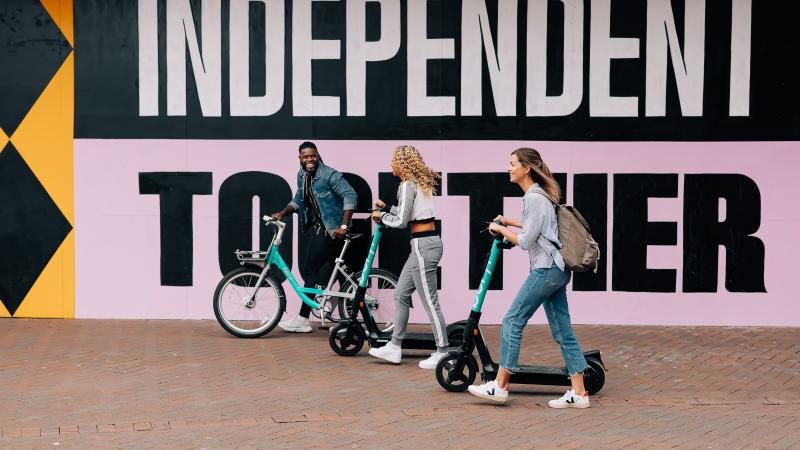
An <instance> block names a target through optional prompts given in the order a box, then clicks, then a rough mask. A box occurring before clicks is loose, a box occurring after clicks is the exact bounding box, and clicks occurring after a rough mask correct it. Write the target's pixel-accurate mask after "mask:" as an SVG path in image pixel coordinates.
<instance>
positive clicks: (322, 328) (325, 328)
mask: <svg viewBox="0 0 800 450" xmlns="http://www.w3.org/2000/svg"><path fill="white" fill-rule="evenodd" d="M317 329H318V330H325V331H327V330H330V329H331V327H330V326H328V325H319V326H318V327H317Z"/></svg>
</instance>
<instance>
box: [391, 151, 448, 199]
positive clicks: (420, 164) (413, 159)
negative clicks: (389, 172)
mask: <svg viewBox="0 0 800 450" xmlns="http://www.w3.org/2000/svg"><path fill="white" fill-rule="evenodd" d="M392 164H393V165H395V167H397V168H398V169H399V170H400V173H401V174H402V175H403V178H405V179H406V180H408V181H413V182H414V183H416V185H417V186H418V187H419V188H420V189H421V190H422V192H423V193H424V194H425V197H430V196H431V195H433V191H434V190H435V189H436V179H437V178H441V176H439V174H438V173H436V172H434V171H433V170H431V168H430V167H428V166H426V165H425V161H423V159H422V155H420V154H419V151H418V150H417V149H416V148H414V147H413V146H411V145H400V146H398V147H396V148H395V149H394V153H393V154H392Z"/></svg>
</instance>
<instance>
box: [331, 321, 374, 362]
mask: <svg viewBox="0 0 800 450" xmlns="http://www.w3.org/2000/svg"><path fill="white" fill-rule="evenodd" d="M366 337H367V336H366V335H365V334H364V329H363V328H361V325H359V324H348V323H340V324H338V325H336V326H335V327H333V328H331V331H330V335H329V336H328V344H330V346H331V349H332V350H333V351H334V352H336V354H337V355H339V356H354V355H356V354H358V352H360V351H361V348H362V347H364V341H365V340H366Z"/></svg>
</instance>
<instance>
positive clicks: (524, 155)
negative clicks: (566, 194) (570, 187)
mask: <svg viewBox="0 0 800 450" xmlns="http://www.w3.org/2000/svg"><path fill="white" fill-rule="evenodd" d="M511 154H512V155H517V159H518V160H519V163H520V164H522V165H523V166H524V167H529V168H530V169H531V171H530V175H531V179H533V181H534V182H536V183H539V186H541V188H542V190H543V191H544V192H545V193H547V196H548V197H550V200H552V201H553V202H554V203H559V202H560V199H561V187H560V186H559V185H558V182H557V181H556V179H555V178H554V177H553V174H552V173H551V172H550V168H549V167H547V164H545V163H544V161H543V160H542V155H540V154H539V152H538V151H536V150H534V149H532V148H528V147H522V148H518V149H516V150H514V151H513V152H511Z"/></svg>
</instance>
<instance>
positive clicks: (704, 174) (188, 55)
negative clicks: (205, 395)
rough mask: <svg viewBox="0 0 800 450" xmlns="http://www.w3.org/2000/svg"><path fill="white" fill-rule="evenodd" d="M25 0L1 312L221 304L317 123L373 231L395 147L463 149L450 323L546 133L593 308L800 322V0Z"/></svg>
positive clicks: (521, 257)
mask: <svg viewBox="0 0 800 450" xmlns="http://www.w3.org/2000/svg"><path fill="white" fill-rule="evenodd" d="M17 3H19V11H24V13H23V12H18V13H17V14H16V15H15V16H13V17H18V20H19V23H20V24H21V25H20V26H18V27H13V29H12V27H6V28H5V29H3V28H2V24H0V33H6V34H7V35H8V36H9V38H8V39H6V40H3V41H2V42H9V44H7V45H6V46H5V47H1V48H0V51H3V52H5V54H6V55H7V56H4V58H9V59H8V61H13V62H14V64H18V65H21V66H25V67H26V70H29V71H30V72H31V74H30V75H27V76H24V75H22V74H21V73H14V74H13V75H3V77H4V78H3V81H2V84H0V86H2V87H3V90H4V91H7V92H13V97H10V96H6V97H5V98H6V99H12V100H13V101H9V102H5V101H4V102H3V105H4V106H3V107H2V108H0V120H1V121H2V123H0V127H2V130H3V131H4V133H5V134H0V137H2V138H3V141H6V140H7V141H8V143H7V144H3V147H4V150H3V151H2V152H0V217H2V218H3V220H0V300H2V303H3V305H4V306H5V308H6V310H5V311H4V310H2V309H0V314H3V315H12V316H14V317H43V316H47V317H78V318H172V319H175V318H178V319H182V318H186V319H209V318H213V311H212V307H211V295H212V293H213V289H214V287H215V285H216V283H217V281H218V280H219V279H220V277H221V276H222V274H223V273H224V272H225V271H227V270H230V269H231V268H233V267H235V266H236V264H237V262H236V260H235V257H234V255H233V251H234V250H236V249H251V248H252V249H256V248H262V249H263V248H264V247H265V246H266V245H267V244H268V242H269V241H268V234H267V230H266V229H265V228H264V227H263V225H261V224H260V222H259V217H261V216H262V215H264V214H269V213H272V212H275V211H277V210H280V209H281V208H282V207H283V206H285V204H286V203H287V202H288V201H289V199H290V198H291V196H292V194H293V192H294V189H295V186H294V179H295V174H296V172H297V170H298V169H299V166H298V161H297V146H298V144H299V143H300V142H301V141H304V140H313V141H314V142H315V143H316V144H317V146H318V147H319V150H320V153H321V155H322V157H323V158H324V159H325V161H326V163H328V164H329V165H331V166H333V167H334V168H336V169H338V170H340V171H342V172H344V173H345V174H346V177H347V179H348V180H349V181H350V182H351V184H352V185H353V186H354V187H355V189H356V191H357V193H358V195H359V203H358V210H359V212H358V214H357V215H356V227H357V228H358V229H359V230H361V231H365V232H369V229H370V223H369V221H368V220H367V211H368V210H369V207H370V205H371V203H372V201H374V200H376V199H377V198H381V199H384V200H389V201H391V200H394V197H395V189H396V187H397V183H398V180H397V179H396V178H394V177H393V176H392V175H391V173H390V172H391V169H390V167H389V160H390V155H391V151H392V149H393V148H394V147H395V146H396V145H399V144H405V143H410V144H413V145H415V146H417V148H419V149H420V150H421V152H422V153H423V155H424V157H425V158H426V161H427V163H428V164H429V165H430V166H431V167H433V168H435V169H436V170H438V171H439V172H441V174H442V182H441V186H440V187H439V191H438V192H437V199H436V200H437V215H438V217H437V218H438V219H439V221H438V226H439V228H440V230H441V232H442V239H443V242H444V246H445V250H444V257H443V259H442V262H441V267H440V273H439V288H440V296H441V298H442V305H443V312H444V315H445V318H446V319H447V320H448V321H450V320H458V319H461V318H463V317H464V316H465V314H466V312H467V309H468V307H469V306H468V305H470V303H471V300H472V297H473V296H474V293H475V289H476V288H477V284H478V280H479V277H480V274H481V271H482V267H481V266H482V263H483V259H484V256H485V254H486V253H487V251H488V246H489V242H490V241H489V238H488V237H487V235H486V233H483V232H482V230H483V229H484V228H485V227H486V222H487V221H488V220H489V219H491V218H492V217H494V216H495V215H496V214H499V213H503V214H506V215H509V216H518V215H519V214H520V212H521V199H520V197H521V194H522V193H521V192H520V191H519V189H518V188H517V186H516V185H512V184H510V183H509V182H508V177H507V175H506V174H505V168H506V165H507V161H508V156H509V153H510V152H511V151H512V150H514V149H515V148H517V147H520V146H532V147H534V148H537V149H539V150H540V151H541V152H542V154H543V156H544V157H545V159H546V161H547V162H548V164H549V165H550V166H551V168H552V169H553V170H554V171H555V172H557V174H556V176H557V178H558V181H559V183H560V184H561V186H562V188H563V191H564V192H563V194H564V197H563V200H564V201H565V202H567V203H570V204H574V205H575V206H576V207H577V208H578V209H579V210H581V212H582V213H583V214H584V215H585V216H586V217H587V219H588V220H589V222H590V224H591V226H592V230H593V235H594V236H595V238H596V239H597V240H598V242H599V243H600V247H601V251H602V255H603V257H602V260H601V265H600V267H599V270H598V272H597V273H596V274H594V273H583V274H575V275H574V277H573V280H572V282H571V285H570V288H569V289H570V293H569V295H570V302H571V305H572V315H573V320H574V321H575V322H577V323H619V324H690V325H793V326H797V325H800V308H798V307H797V306H796V303H795V301H794V296H793V295H792V292H791V287H790V283H787V282H786V281H785V280H786V279H787V278H788V277H791V273H792V272H793V264H792V263H793V259H794V257H793V255H794V254H796V252H797V250H800V248H798V244H797V243H796V240H795V239H793V234H794V230H796V229H797V228H798V225H800V216H798V214H797V213H796V211H794V208H792V207H791V205H793V204H795V203H796V200H795V199H796V198H797V196H798V194H800V181H798V180H797V177H796V176H795V171H796V170H797V169H798V168H800V149H798V143H797V141H798V140H800V136H799V135H800V112H798V109H797V108H796V107H795V105H796V104H797V102H798V100H800V87H798V85H797V84H796V82H795V80H796V79H798V75H800V66H798V64H797V63H796V62H795V61H793V60H788V59H787V58H786V55H788V54H791V52H792V51H793V49H794V48H795V44H796V43H794V42H793V41H792V39H794V38H792V37H791V36H790V34H791V33H790V30H791V29H792V25H791V23H790V20H791V19H790V18H791V17H793V16H794V14H793V13H797V12H800V11H799V10H800V6H797V5H794V4H786V5H780V6H776V5H771V4H766V3H762V4H756V3H755V2H752V1H750V0H720V1H705V0H672V1H670V0H648V1H642V2H621V1H612V0H558V1H555V0H527V1H518V0H487V1H484V0H461V1H445V0H403V1H400V0H368V1H366V0H347V1H312V0H291V1H289V0H286V1H281V0H138V1H137V0H118V1H115V2H110V3H109V2H99V1H95V0H76V1H75V4H74V5H72V3H71V2H67V1H63V0H62V1H56V0H52V1H49V2H45V1H42V2H38V1H18V2H17ZM73 13H74V24H75V33H74V39H73V37H72V31H71V26H72V22H73ZM43 14H44V15H43ZM26 18H27V19H26ZM25 20H28V21H29V22H27V23H30V24H32V25H29V26H28V28H25V26H23V25H24V24H25V23H26V22H25ZM39 24H44V25H39ZM20 30H23V31H20ZM25 30H27V31H25ZM65 30H66V31H65ZM14 40H15V41H14ZM13 42H17V43H31V44H30V45H28V46H25V48H23V47H22V46H19V45H17V46H15V45H13ZM73 44H74V48H75V50H74V53H73V50H72V47H73ZM37 46H38V47H37ZM23 50H24V51H23ZM28 51H29V52H30V54H28V53H25V52H28ZM73 55H74V56H73ZM73 58H74V64H73ZM33 60H35V61H36V64H32V63H30V61H33ZM54 74H55V75H54ZM73 74H74V82H73ZM37 80H38V81H37ZM36 86H39V88H38V90H37V88H36ZM17 87H18V89H17ZM73 94H74V106H73ZM2 95H6V94H2ZM9 95H11V94H9ZM37 96H38V97H37ZM26 105H28V106H26ZM73 118H74V122H73ZM29 122H30V124H29ZM20 123H21V125H19V124H20ZM37 127H38V128H37ZM73 132H74V134H73ZM5 136H10V140H8V139H6V137H5ZM73 146H74V155H73ZM73 158H74V160H73ZM294 220H295V219H292V222H293V223H292V225H294ZM73 228H74V229H73ZM293 228H296V227H293ZM289 235H291V238H290V239H288V240H287V241H286V243H285V244H284V245H286V252H285V253H284V254H285V257H286V260H287V263H290V264H291V265H292V267H293V268H294V270H295V273H296V274H297V275H298V276H299V273H298V272H297V269H296V267H297V255H298V253H297V248H298V245H302V243H301V242H298V233H297V231H296V230H294V229H293V230H292V231H291V233H289ZM354 250H355V252H354V253H355V254H356V255H355V257H354V262H353V264H356V265H357V264H358V259H359V258H358V256H359V254H362V255H363V252H364V251H365V249H364V248H363V247H357V248H355V249H354ZM407 254H408V234H407V233H405V232H391V233H388V234H386V235H385V239H384V241H383V242H382V244H381V247H380V249H379V255H378V258H377V261H378V265H379V266H381V267H383V268H386V269H389V270H393V271H395V272H399V270H400V267H401V266H402V263H403V261H404V259H405V257H406V256H407ZM362 257H363V256H362ZM527 272H528V265H527V258H526V255H525V253H524V252H522V251H520V250H518V249H515V250H511V251H508V252H506V253H505V254H504V255H503V258H502V262H501V264H500V265H499V267H498V272H497V275H496V276H495V278H494V280H493V282H492V285H491V286H490V288H491V290H490V292H489V294H488V296H487V303H486V307H485V312H484V318H485V319H486V320H488V321H489V322H494V323H497V322H499V320H500V319H501V317H502V314H503V313H504V312H505V310H506V308H507V307H508V304H509V302H510V300H511V298H512V296H513V295H514V294H515V292H516V289H517V287H518V286H519V285H520V284H521V283H522V280H523V279H524V277H525V276H526V275H527ZM298 307H299V301H298V300H297V299H296V298H294V296H293V294H291V293H290V294H289V299H288V309H289V312H290V313H291V312H294V311H296V310H297V309H298ZM412 320H416V321H419V322H424V321H426V317H425V315H424V313H423V312H422V311H421V310H420V311H414V312H413V314H412ZM533 321H534V322H542V321H543V318H538V317H536V318H534V319H533Z"/></svg>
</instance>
